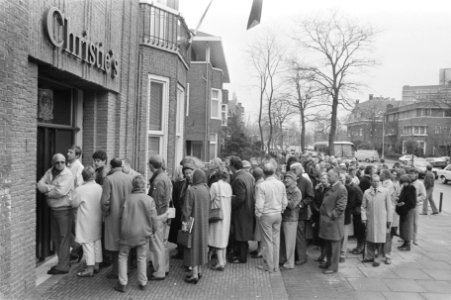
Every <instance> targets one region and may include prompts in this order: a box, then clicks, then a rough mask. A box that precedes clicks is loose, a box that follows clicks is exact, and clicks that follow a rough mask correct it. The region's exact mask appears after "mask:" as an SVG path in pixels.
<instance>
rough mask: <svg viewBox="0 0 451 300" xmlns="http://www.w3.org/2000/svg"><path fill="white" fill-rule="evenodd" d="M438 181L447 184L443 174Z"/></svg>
mask: <svg viewBox="0 0 451 300" xmlns="http://www.w3.org/2000/svg"><path fill="white" fill-rule="evenodd" d="M440 181H441V182H442V183H443V184H447V183H448V180H446V177H445V176H442V177H440Z"/></svg>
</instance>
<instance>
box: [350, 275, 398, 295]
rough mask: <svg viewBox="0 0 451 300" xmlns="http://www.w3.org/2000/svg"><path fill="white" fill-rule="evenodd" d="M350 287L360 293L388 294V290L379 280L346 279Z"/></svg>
mask: <svg viewBox="0 0 451 300" xmlns="http://www.w3.org/2000/svg"><path fill="white" fill-rule="evenodd" d="M347 280H348V282H349V283H350V284H351V286H352V287H353V288H354V289H355V290H357V291H359V292H361V291H366V292H389V291H390V290H389V288H388V287H387V286H386V285H385V283H384V282H383V281H382V279H379V278H347Z"/></svg>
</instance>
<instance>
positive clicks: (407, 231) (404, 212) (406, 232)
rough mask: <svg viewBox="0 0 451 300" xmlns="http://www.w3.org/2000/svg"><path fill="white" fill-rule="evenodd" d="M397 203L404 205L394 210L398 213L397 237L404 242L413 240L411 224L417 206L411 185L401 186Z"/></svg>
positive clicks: (413, 188)
mask: <svg viewBox="0 0 451 300" xmlns="http://www.w3.org/2000/svg"><path fill="white" fill-rule="evenodd" d="M398 202H403V203H404V205H402V206H398V207H397V209H396V210H397V211H398V212H399V235H400V237H401V238H402V239H403V240H404V241H411V240H413V233H414V227H413V222H414V218H415V214H416V212H415V209H416V204H417V192H416V189H415V187H414V186H413V185H408V186H403V187H402V188H401V194H400V195H399V200H398Z"/></svg>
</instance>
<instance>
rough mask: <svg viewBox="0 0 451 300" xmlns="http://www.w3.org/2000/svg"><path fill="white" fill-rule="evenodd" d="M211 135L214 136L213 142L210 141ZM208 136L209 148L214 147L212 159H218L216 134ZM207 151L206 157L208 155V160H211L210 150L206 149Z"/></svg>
mask: <svg viewBox="0 0 451 300" xmlns="http://www.w3.org/2000/svg"><path fill="white" fill-rule="evenodd" d="M212 135H214V138H213V140H210V136H212ZM210 136H209V137H208V143H209V146H212V145H214V146H215V150H214V156H213V158H215V157H218V133H217V132H216V133H210ZM208 150H209V151H208V152H209V153H208V155H209V159H211V158H210V157H212V156H211V151H210V150H211V148H210V147H209V149H208Z"/></svg>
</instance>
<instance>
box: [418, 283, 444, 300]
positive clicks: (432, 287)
mask: <svg viewBox="0 0 451 300" xmlns="http://www.w3.org/2000/svg"><path fill="white" fill-rule="evenodd" d="M415 281H416V282H417V283H418V284H419V285H421V286H422V287H423V288H424V289H425V290H426V291H427V292H433V293H451V283H450V282H449V281H438V280H415ZM449 299H451V298H449Z"/></svg>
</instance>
